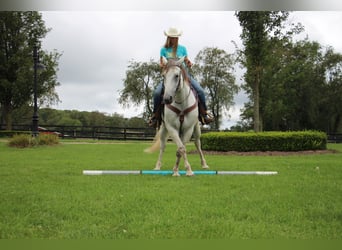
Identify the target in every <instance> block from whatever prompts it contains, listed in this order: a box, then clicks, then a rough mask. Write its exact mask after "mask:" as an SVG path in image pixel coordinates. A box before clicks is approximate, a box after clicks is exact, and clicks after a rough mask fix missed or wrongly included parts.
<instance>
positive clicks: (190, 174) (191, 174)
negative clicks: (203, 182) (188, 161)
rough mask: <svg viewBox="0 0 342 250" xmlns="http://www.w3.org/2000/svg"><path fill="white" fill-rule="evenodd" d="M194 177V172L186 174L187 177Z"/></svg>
mask: <svg viewBox="0 0 342 250" xmlns="http://www.w3.org/2000/svg"><path fill="white" fill-rule="evenodd" d="M194 175H195V174H194V172H192V171H191V172H187V173H186V176H189V177H190V176H194Z"/></svg>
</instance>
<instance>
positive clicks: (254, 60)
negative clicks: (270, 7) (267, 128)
mask: <svg viewBox="0 0 342 250" xmlns="http://www.w3.org/2000/svg"><path fill="white" fill-rule="evenodd" d="M288 15H289V14H288V12H274V11H239V12H237V13H236V16H237V18H238V20H239V22H240V25H241V27H242V34H241V38H242V41H243V45H244V46H245V49H244V51H243V54H244V59H245V60H244V61H243V64H244V66H245V67H246V69H247V72H246V74H245V80H246V85H247V87H248V88H250V89H251V95H252V101H253V123H254V131H255V132H259V131H262V123H261V120H262V117H260V95H259V94H260V87H261V82H262V77H263V71H264V67H265V61H266V58H267V55H268V50H267V41H268V37H269V35H270V34H271V33H272V32H273V33H272V35H274V36H277V35H279V34H280V29H281V28H282V22H283V21H285V20H286V19H287V17H288Z"/></svg>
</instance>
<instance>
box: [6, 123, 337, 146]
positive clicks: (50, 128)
mask: <svg viewBox="0 0 342 250" xmlns="http://www.w3.org/2000/svg"><path fill="white" fill-rule="evenodd" d="M31 126H32V125H13V126H12V127H13V129H12V130H13V131H18V132H19V131H20V132H27V133H31V130H32V127H31ZM3 127H4V126H1V128H3ZM2 130H3V129H2ZM210 131H215V130H208V129H202V133H206V132H210ZM39 132H40V133H56V134H58V135H59V136H60V138H74V139H76V138H89V139H102V140H146V141H149V140H153V138H154V136H155V133H156V130H155V129H154V128H149V127H145V128H122V127H106V126H57V125H41V126H40V127H39ZM327 140H328V142H329V143H342V134H340V133H331V134H327Z"/></svg>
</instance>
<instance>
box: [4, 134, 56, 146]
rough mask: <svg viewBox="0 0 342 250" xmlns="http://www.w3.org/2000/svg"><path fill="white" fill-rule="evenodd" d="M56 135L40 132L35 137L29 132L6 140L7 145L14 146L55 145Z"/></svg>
mask: <svg viewBox="0 0 342 250" xmlns="http://www.w3.org/2000/svg"><path fill="white" fill-rule="evenodd" d="M58 143H59V140H58V136H57V135H54V134H41V135H39V136H38V137H37V138H35V137H32V136H31V135H29V134H19V135H14V136H13V137H12V138H11V139H10V140H9V142H8V146H10V147H15V148H30V147H35V146H39V145H47V146H52V145H57V144H58Z"/></svg>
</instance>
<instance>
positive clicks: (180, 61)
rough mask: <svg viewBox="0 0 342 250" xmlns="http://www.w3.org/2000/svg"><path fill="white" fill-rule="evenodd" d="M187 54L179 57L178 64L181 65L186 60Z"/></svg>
mask: <svg viewBox="0 0 342 250" xmlns="http://www.w3.org/2000/svg"><path fill="white" fill-rule="evenodd" d="M184 59H185V56H183V57H181V58H179V60H178V61H177V62H176V63H177V65H181V64H182V63H183V62H184Z"/></svg>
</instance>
